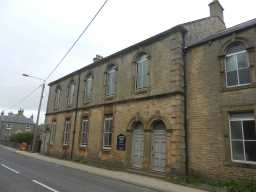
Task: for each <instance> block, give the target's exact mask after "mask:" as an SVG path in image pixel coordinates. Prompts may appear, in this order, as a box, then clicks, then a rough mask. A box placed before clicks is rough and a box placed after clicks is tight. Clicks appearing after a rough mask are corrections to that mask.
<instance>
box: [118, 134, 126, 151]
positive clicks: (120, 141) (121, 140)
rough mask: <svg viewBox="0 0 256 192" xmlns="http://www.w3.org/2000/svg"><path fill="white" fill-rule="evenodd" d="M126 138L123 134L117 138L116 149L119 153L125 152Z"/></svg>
mask: <svg viewBox="0 0 256 192" xmlns="http://www.w3.org/2000/svg"><path fill="white" fill-rule="evenodd" d="M125 143H126V138H125V136H124V135H123V134H120V135H118V136H117V144H116V149H117V150H119V151H125Z"/></svg>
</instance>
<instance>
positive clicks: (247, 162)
mask: <svg viewBox="0 0 256 192" xmlns="http://www.w3.org/2000/svg"><path fill="white" fill-rule="evenodd" d="M239 115H241V117H239ZM242 116H244V117H242ZM246 116H247V117H246ZM232 121H241V122H243V121H254V122H255V118H254V115H253V113H244V114H243V113H239V114H237V117H232V115H229V135H230V137H229V138H230V139H229V141H230V152H231V161H233V162H236V163H243V164H256V161H247V160H246V154H245V141H256V140H245V139H244V129H243V123H242V139H232V135H231V122H232ZM232 141H240V142H243V152H244V159H245V160H235V159H234V158H233V149H232ZM255 152H256V151H255Z"/></svg>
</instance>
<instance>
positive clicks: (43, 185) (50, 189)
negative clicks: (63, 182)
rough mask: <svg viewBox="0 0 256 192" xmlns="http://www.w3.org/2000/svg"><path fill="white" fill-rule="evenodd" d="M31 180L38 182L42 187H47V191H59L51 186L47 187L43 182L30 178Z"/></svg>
mask: <svg viewBox="0 0 256 192" xmlns="http://www.w3.org/2000/svg"><path fill="white" fill-rule="evenodd" d="M32 181H33V182H34V183H36V184H38V185H40V186H42V187H44V188H46V189H48V190H49V191H53V192H59V191H57V190H55V189H53V188H51V187H49V186H47V185H45V184H43V183H41V182H39V181H37V180H32Z"/></svg>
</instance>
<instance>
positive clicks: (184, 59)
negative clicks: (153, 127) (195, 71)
mask: <svg viewBox="0 0 256 192" xmlns="http://www.w3.org/2000/svg"><path fill="white" fill-rule="evenodd" d="M185 35H186V32H183V33H182V36H183V37H182V41H183V42H182V49H183V51H182V58H183V64H184V66H183V69H184V78H183V80H184V131H185V174H186V176H189V152H188V123H187V77H186V73H187V63H186V49H185Z"/></svg>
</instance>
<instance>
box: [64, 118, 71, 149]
mask: <svg viewBox="0 0 256 192" xmlns="http://www.w3.org/2000/svg"><path fill="white" fill-rule="evenodd" d="M70 132H71V120H70V119H66V120H65V124H64V133H63V145H69V141H70Z"/></svg>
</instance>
